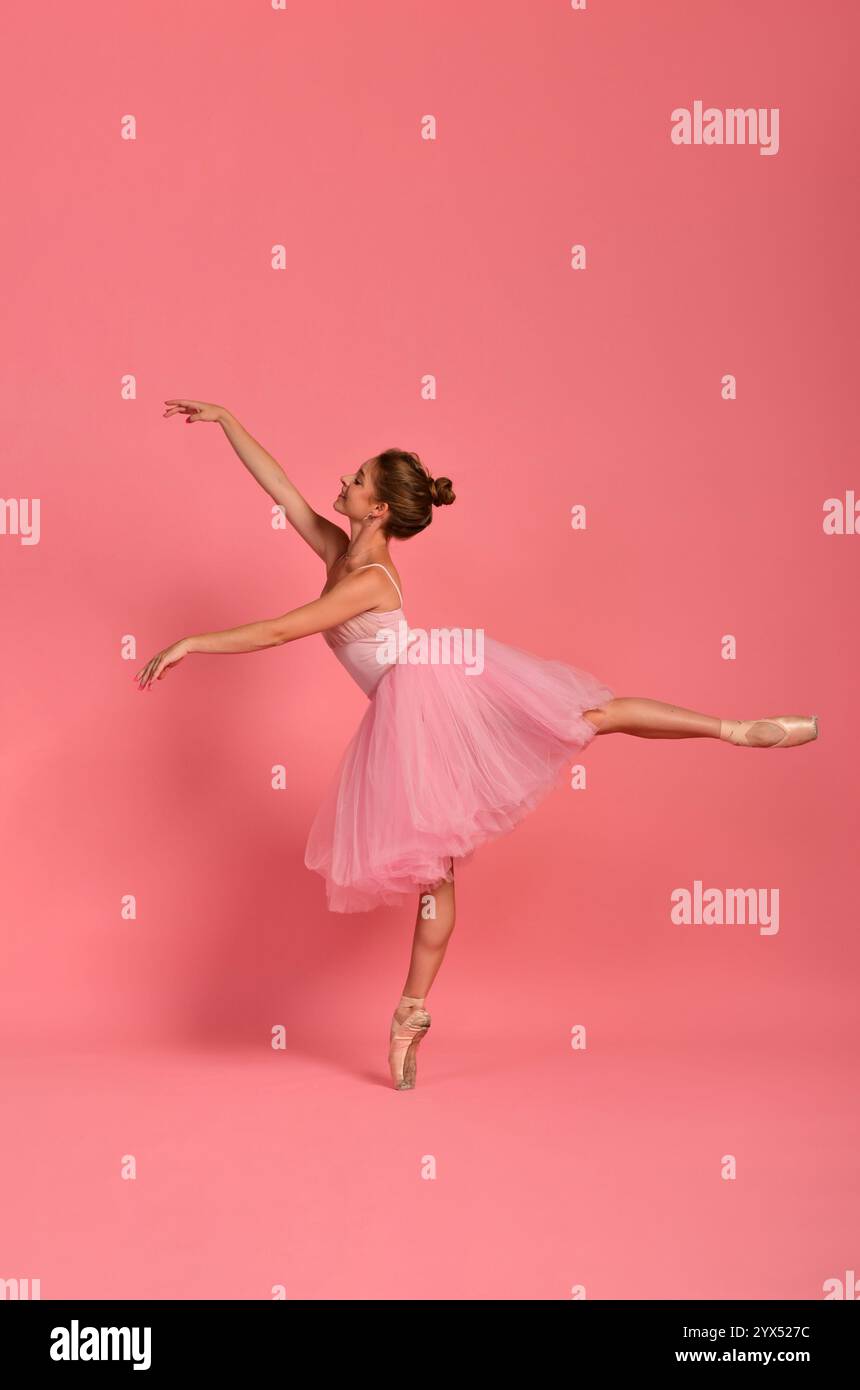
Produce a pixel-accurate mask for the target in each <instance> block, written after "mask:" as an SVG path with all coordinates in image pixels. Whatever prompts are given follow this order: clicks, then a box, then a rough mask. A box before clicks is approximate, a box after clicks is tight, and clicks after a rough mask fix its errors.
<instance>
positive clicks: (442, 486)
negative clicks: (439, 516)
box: [430, 478, 457, 507]
mask: <svg viewBox="0 0 860 1390" xmlns="http://www.w3.org/2000/svg"><path fill="white" fill-rule="evenodd" d="M456 495H457V494H456V493H455V491H454V489H453V487H452V486H451V479H450V478H431V479H430V496H431V497H432V499H433V506H434V507H450V505H451V503H452V502H453V501H454V499H455V497H456Z"/></svg>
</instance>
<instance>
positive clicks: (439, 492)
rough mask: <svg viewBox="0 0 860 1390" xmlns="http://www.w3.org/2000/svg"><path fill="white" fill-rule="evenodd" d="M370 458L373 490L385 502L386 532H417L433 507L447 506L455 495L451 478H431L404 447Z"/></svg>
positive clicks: (402, 534)
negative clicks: (372, 469)
mask: <svg viewBox="0 0 860 1390" xmlns="http://www.w3.org/2000/svg"><path fill="white" fill-rule="evenodd" d="M373 462H374V475H373V492H374V495H375V497H376V498H377V500H378V501H380V502H386V503H387V504H388V510H389V513H390V515H389V520H388V523H387V525H386V527H385V531H386V534H387V535H389V536H394V537H396V538H397V539H399V540H408V538H409V537H410V536H417V534H418V532H419V531H423V530H424V528H425V526H429V525H430V522H431V521H432V520H433V508H434V507H450V505H451V503H452V502H453V501H454V499H455V495H456V494H455V492H454V489H453V487H452V486H451V479H450V478H431V476H430V473H429V470H428V469H427V468H426V466H425V465H424V464H423V463H422V462H421V460H420V458H419V457H418V455H417V454H413V453H410V452H409V451H408V450H406V449H384V450H383V452H382V453H381V454H377V455H376V458H375V459H374V460H373Z"/></svg>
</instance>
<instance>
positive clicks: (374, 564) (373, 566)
mask: <svg viewBox="0 0 860 1390" xmlns="http://www.w3.org/2000/svg"><path fill="white" fill-rule="evenodd" d="M358 569H360V570H374V569H375V570H385V573H386V574H387V575H388V578H389V579H390V580H391V582H392V584H393V585H394V587H395V589H396V590H397V597H398V598H399V599H400V607H401V608H402V607H403V595H402V594H401V592H400V585H399V584H398V583H397V580H396V579H395V578H394V576H393V574H392V573H391V571H390V570H389V569H388V568H387V566H386V565H381V564H380V563H379V561H378V560H371V562H370V564H369V565H359V566H358ZM357 572H358V571H356V573H357Z"/></svg>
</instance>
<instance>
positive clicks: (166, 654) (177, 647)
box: [134, 637, 188, 690]
mask: <svg viewBox="0 0 860 1390" xmlns="http://www.w3.org/2000/svg"><path fill="white" fill-rule="evenodd" d="M187 655H188V647H187V645H186V641H185V638H184V637H183V638H182V641H181V642H174V643H173V645H172V646H171V647H165V649H164V651H163V652H158V654H157V655H156V656H153V657H151V658H150V660H149V661H148V662H147V663H146V665H145V666H143V667H142V668H141V669H140V670H139V671H138V672H137V675H136V676H135V678H134V679H135V680H136V681H138V682H139V686H138V689H140V690H146V689H147V687H149V688H150V689H151V688H152V682H153V681H160V680H163V679H164V677H165V675H166V674H167V672H168V671H169V670H170V668H171V667H172V666H176V665H178V663H179V662H180V661H181V660H182V658H183V657H185V656H187Z"/></svg>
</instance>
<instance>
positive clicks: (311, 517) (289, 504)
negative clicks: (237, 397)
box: [165, 400, 349, 569]
mask: <svg viewBox="0 0 860 1390" xmlns="http://www.w3.org/2000/svg"><path fill="white" fill-rule="evenodd" d="M165 405H166V406H168V410H167V411H166V412H165V414H166V415H174V414H183V415H185V416H186V419H187V421H188V423H189V424H190V423H194V422H196V421H198V420H204V421H213V422H216V423H217V424H219V425H220V426H221V428H222V429H223V431H224V433H225V434H226V436H227V438H228V439H229V441H230V443H231V444H232V445H233V448H234V449H235V450H236V453H237V454H238V455H239V458H240V459H241V460H242V462H243V463H244V465H245V467H246V468H247V470H248V472H249V473H250V474H251V476H252V477H253V478H256V480H257V482H258V483H259V484H260V487H261V488H263V489H264V490H265V491H266V492H267V493H268V494H269V496H270V497H272V498H273V499H274V500H275V502H277V504H278V506H279V507H283V509H284V515H285V516H286V518H287V520H288V521H289V523H290V525H291V526H293V527H294V528H295V530H296V531H298V533H299V535H300V536H301V537H302V540H305V541H307V543H308V545H309V546H310V547H311V548H312V549H313V550H315V551H316V553H317V555H319V557H320V559H321V560H323V561H324V562H325V566H326V569H330V568H331V566H332V565H333V564H334V562H335V560H336V559H337V557H338V555H340V554H341V553H342V551H344V550H346V547H347V545H348V544H349V537H348V536H347V534H346V532H345V531H343V530H341V528H340V526H336V525H335V523H334V522H333V521H329V520H328V518H327V517H324V516H320V514H319V512H315V511H314V509H313V507H311V506H310V504H309V503H308V502H306V501H305V499H304V497H302V494H301V493H300V492H299V490H298V488H296V487H294V486H293V484H292V483H291V482H290V480H289V478H288V477H287V475H286V473H285V472H284V470H283V468H282V467H281V465H280V464H279V463H278V461H277V459H274V458H272V455H271V454H270V453H268V451H267V450H266V449H264V448H263V446H262V444H258V443H257V440H256V439H254V438H253V437H252V436H251V435H250V434H249V433H248V431H247V430H246V429H245V426H244V425H242V424H240V423H239V421H238V420H237V419H236V417H235V415H233V414H231V412H230V411H229V410H227V409H225V407H224V406H222V405H210V404H208V402H206V401H189V400H170V401H165Z"/></svg>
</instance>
